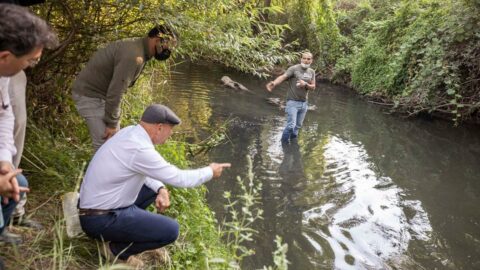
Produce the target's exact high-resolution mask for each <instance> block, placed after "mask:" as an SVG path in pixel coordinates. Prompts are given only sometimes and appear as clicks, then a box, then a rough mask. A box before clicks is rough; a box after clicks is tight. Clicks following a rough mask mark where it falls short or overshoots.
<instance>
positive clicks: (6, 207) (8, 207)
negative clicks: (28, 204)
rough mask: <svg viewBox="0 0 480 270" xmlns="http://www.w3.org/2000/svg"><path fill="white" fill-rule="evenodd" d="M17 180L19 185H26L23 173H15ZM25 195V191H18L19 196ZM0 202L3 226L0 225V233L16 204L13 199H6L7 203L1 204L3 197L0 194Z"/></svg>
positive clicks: (6, 224)
mask: <svg viewBox="0 0 480 270" xmlns="http://www.w3.org/2000/svg"><path fill="white" fill-rule="evenodd" d="M17 182H18V185H19V186H21V187H28V181H27V178H25V176H24V175H23V174H18V175H17ZM23 196H25V192H22V193H20V197H23ZM0 203H1V204H2V207H0V208H1V209H0V210H1V211H2V215H0V216H3V226H1V227H0V234H1V233H2V232H3V229H5V227H7V226H8V223H9V222H10V217H11V216H12V213H13V210H15V206H17V202H16V201H14V200H13V199H8V203H7V204H3V198H2V196H0Z"/></svg>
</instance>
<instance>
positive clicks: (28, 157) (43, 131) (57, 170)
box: [1, 72, 233, 269]
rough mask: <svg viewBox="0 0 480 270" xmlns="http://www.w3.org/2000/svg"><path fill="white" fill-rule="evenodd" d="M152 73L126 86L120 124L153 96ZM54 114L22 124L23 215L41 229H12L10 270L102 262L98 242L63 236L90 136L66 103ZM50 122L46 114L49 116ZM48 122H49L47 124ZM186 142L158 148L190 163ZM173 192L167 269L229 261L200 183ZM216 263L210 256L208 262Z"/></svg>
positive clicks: (5, 252) (5, 249)
mask: <svg viewBox="0 0 480 270" xmlns="http://www.w3.org/2000/svg"><path fill="white" fill-rule="evenodd" d="M150 76H151V75H150V74H148V72H147V74H145V75H144V76H143V77H142V79H141V80H140V81H139V82H137V84H136V86H135V87H134V88H133V89H130V90H129V92H128V94H127V96H126V98H125V101H124V103H123V105H122V106H123V107H122V108H123V118H122V126H126V125H129V124H134V123H136V121H137V119H139V117H140V116H141V113H142V112H143V109H144V107H145V106H147V105H148V104H150V103H151V102H152V100H151V96H152V95H151V94H152V93H151V91H152V90H151V89H152V86H151V85H150V81H151V80H150ZM70 108H71V110H67V111H68V112H67V113H65V114H63V115H61V116H57V118H59V119H62V121H61V122H59V123H58V126H57V127H51V126H42V123H41V122H37V123H32V122H30V123H29V125H28V135H27V138H26V147H25V148H26V149H25V153H24V157H23V160H22V166H21V167H22V168H23V169H24V173H25V175H26V176H27V177H28V179H29V182H30V185H31V193H30V194H29V195H28V204H27V213H28V215H31V216H32V218H34V219H36V220H38V221H40V222H41V223H42V224H43V225H44V226H45V229H44V230H41V231H32V230H23V229H18V228H15V227H13V228H12V231H13V232H16V233H20V234H22V235H23V236H24V239H25V242H24V243H23V244H22V245H20V246H19V247H16V248H15V247H11V246H2V248H1V253H2V256H3V257H4V258H5V261H6V262H7V266H8V268H9V269H97V268H99V267H102V266H103V267H106V268H108V265H105V262H103V261H102V260H101V257H99V255H98V247H97V244H96V243H95V242H94V241H93V240H91V239H89V238H87V237H86V236H82V237H79V238H76V239H69V238H68V237H67V236H66V233H65V222H64V220H63V214H62V209H61V196H62V194H64V193H65V192H68V191H73V190H74V188H75V185H76V183H77V181H78V178H79V175H80V173H81V171H82V170H83V168H84V166H85V164H86V163H87V162H88V161H89V160H90V158H91V156H92V151H91V144H90V139H89V137H88V131H87V128H86V125H85V123H84V121H83V120H82V119H81V118H80V117H79V116H78V115H77V114H76V112H75V110H74V109H73V108H72V107H71V104H70ZM47 122H48V123H52V122H53V121H52V119H48V120H47ZM47 127H48V128H47ZM187 148H188V147H187V144H185V143H183V142H182V138H181V137H179V136H178V135H177V136H176V135H175V134H174V135H173V138H172V140H170V142H168V143H167V144H165V145H162V146H159V147H158V150H159V151H160V152H161V153H162V155H163V156H164V157H165V158H166V159H167V160H168V161H169V162H171V163H173V164H175V165H177V166H179V167H181V168H185V167H188V165H189V162H188V160H187ZM170 190H171V201H172V205H171V207H170V209H169V210H168V211H167V213H166V215H168V216H170V217H172V218H175V219H177V220H178V222H179V223H180V226H181V228H180V230H181V235H180V237H179V240H178V241H177V242H176V243H175V244H174V245H170V246H169V247H168V248H167V249H168V250H169V251H170V257H171V258H170V259H171V260H170V263H167V265H164V266H163V267H165V268H167V269H172V268H173V269H208V268H214V269H215V268H224V267H226V266H225V265H226V264H225V263H220V264H218V263H215V262H214V263H212V262H211V261H212V259H214V258H215V259H217V261H218V258H222V260H220V261H222V262H229V261H230V260H231V259H232V258H233V256H232V253H231V252H232V251H231V249H229V248H228V247H227V246H226V245H225V244H224V243H222V241H221V235H222V233H221V232H220V231H219V229H218V225H217V223H216V220H215V218H214V215H213V213H212V212H211V210H210V209H209V208H208V206H207V205H206V201H205V192H206V188H205V187H200V188H195V189H175V188H170ZM213 261H215V260H213Z"/></svg>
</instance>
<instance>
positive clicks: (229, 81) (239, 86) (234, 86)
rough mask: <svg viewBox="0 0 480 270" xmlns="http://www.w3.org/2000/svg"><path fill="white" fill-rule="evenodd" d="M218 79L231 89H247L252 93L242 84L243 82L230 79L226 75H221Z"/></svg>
mask: <svg viewBox="0 0 480 270" xmlns="http://www.w3.org/2000/svg"><path fill="white" fill-rule="evenodd" d="M220 80H221V81H222V83H223V85H225V86H228V87H230V88H232V89H236V90H242V91H247V92H250V93H252V91H250V90H249V89H248V88H247V87H245V86H243V84H241V83H238V82H236V81H234V80H232V79H230V77H228V76H223V77H222V78H221V79H220Z"/></svg>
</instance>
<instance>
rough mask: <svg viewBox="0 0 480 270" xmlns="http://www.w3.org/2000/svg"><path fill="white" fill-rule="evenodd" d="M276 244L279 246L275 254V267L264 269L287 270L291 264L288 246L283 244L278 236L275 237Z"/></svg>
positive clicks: (265, 269) (265, 268)
mask: <svg viewBox="0 0 480 270" xmlns="http://www.w3.org/2000/svg"><path fill="white" fill-rule="evenodd" d="M275 244H276V245H277V249H276V250H275V251H274V252H273V263H274V264H275V266H274V267H272V266H268V267H266V266H264V267H263V269H264V270H274V269H276V270H287V269H288V263H289V261H288V260H287V251H288V244H282V238H281V237H280V236H278V235H277V236H276V237H275Z"/></svg>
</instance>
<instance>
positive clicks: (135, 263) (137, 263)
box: [119, 255, 145, 270]
mask: <svg viewBox="0 0 480 270" xmlns="http://www.w3.org/2000/svg"><path fill="white" fill-rule="evenodd" d="M119 261H122V262H123V263H124V264H126V265H128V266H130V267H132V268H133V269H135V270H139V269H143V267H145V264H144V263H143V261H142V260H141V259H139V258H138V257H137V256H135V255H132V256H130V257H128V259H127V260H126V261H124V260H119Z"/></svg>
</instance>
